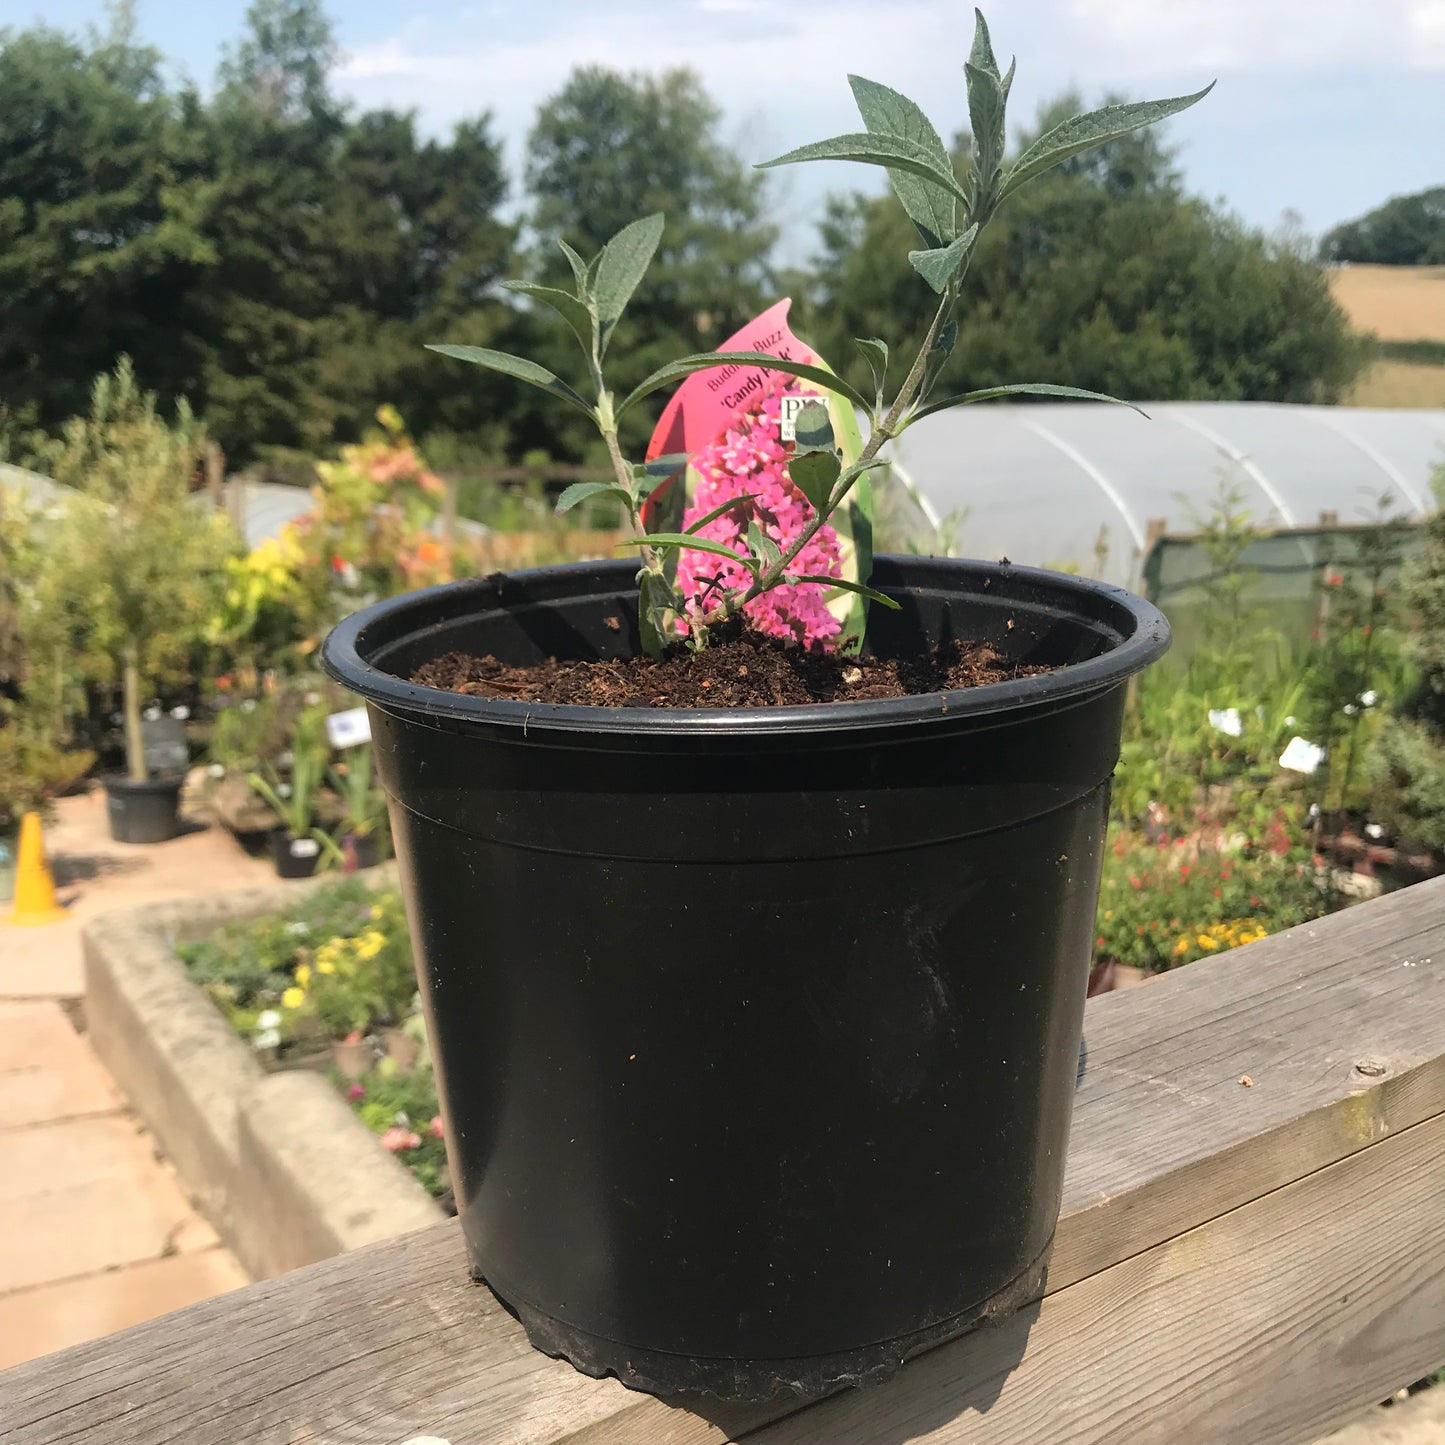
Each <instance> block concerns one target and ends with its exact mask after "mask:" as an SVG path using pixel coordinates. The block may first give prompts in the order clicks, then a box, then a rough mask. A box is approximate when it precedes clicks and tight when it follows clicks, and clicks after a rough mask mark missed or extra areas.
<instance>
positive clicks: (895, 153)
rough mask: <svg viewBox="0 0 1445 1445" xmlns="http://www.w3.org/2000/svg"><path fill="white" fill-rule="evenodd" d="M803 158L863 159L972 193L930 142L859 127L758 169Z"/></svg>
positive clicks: (964, 199)
mask: <svg viewBox="0 0 1445 1445" xmlns="http://www.w3.org/2000/svg"><path fill="white" fill-rule="evenodd" d="M801 161H859V162H861V163H862V164H863V165H867V166H883V167H884V168H885V169H887V170H900V171H907V172H909V173H910V174H911V175H915V176H922V177H923V179H924V180H926V181H932V182H933V183H934V184H935V185H938V186H942V187H943V189H944V190H946V191H947V192H948V193H949V194H950V195H952V196H954V197H955V198H956V199H958V200H960V201H962V202H963V203H964V204H965V205H967V204H968V197H967V196H966V195H965V194H964V191H963V187H962V186H960V185H959V183H958V178H957V177H956V176H955V175H954V174H953V166H952V165H951V164H949V165H940V164H939V162H938V160H937V159H936V158H935V156H934V155H933V153H932V152H931V151H930V150H929V148H928V147H927V146H926V145H924V144H923V143H922V142H920V141H916V140H912V139H910V138H909V137H907V136H901V135H870V134H867V133H866V132H862V133H860V132H856V131H855V132H850V133H849V134H848V135H835V136H832V137H830V138H829V139H828V140H819V141H814V142H813V143H812V145H805V146H799V147H798V148H797V150H791V151H789V152H788V153H787V155H782V156H779V157H778V158H777V159H776V160H771V161H764V162H763V163H762V164H761V165H760V166H759V167H758V169H759V170H760V171H765V170H768V169H769V168H770V167H772V166H791V165H797V164H798V163H799V162H801ZM939 239H940V240H942V239H943V238H942V237H941V236H940V237H939Z"/></svg>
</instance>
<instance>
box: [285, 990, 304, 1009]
mask: <svg viewBox="0 0 1445 1445" xmlns="http://www.w3.org/2000/svg"><path fill="white" fill-rule="evenodd" d="M305 1002H306V991H305V989H300V988H288V989H287V990H286V992H285V993H283V994H282V995H281V1007H282V1008H300V1007H301V1005H302V1004H303V1003H305Z"/></svg>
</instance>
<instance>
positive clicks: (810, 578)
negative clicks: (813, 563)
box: [784, 572, 899, 612]
mask: <svg viewBox="0 0 1445 1445" xmlns="http://www.w3.org/2000/svg"><path fill="white" fill-rule="evenodd" d="M784 580H785V581H786V582H787V583H788V584H789V585H796V584H797V583H799V582H821V583H822V584H823V586H824V587H836V588H837V589H838V590H839V591H840V592H856V593H857V594H858V595H859V596H860V597H866V598H867V599H868V600H869V601H870V602H881V603H882V604H883V606H885V607H891V608H892V609H893V610H894V611H895V612H897V611H898V610H899V604H898V603H897V602H895V601H894V600H893V599H892V598H891V597H889V596H888V595H887V594H886V593H884V592H879V591H878V590H877V589H876V588H873V587H865V586H864V585H863V583H861V582H849V581H848V580H847V578H845V577H815V576H814V575H813V574H812V573H810V572H803V573H799V574H798V575H797V576H796V577H787V578H785V579H784Z"/></svg>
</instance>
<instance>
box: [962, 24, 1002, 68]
mask: <svg viewBox="0 0 1445 1445" xmlns="http://www.w3.org/2000/svg"><path fill="white" fill-rule="evenodd" d="M968 63H969V64H970V65H974V66H977V67H978V69H979V70H982V71H986V72H987V73H988V74H989V75H991V76H993V78H994V79H995V80H997V79H998V78H999V71H998V61H997V60H996V59H994V53H993V40H992V39H991V38H990V36H989V33H988V21H987V20H985V19H984V18H983V11H982V10H980V9H978V7H977V6H975V7H974V11H973V49H972V50H970V51H969V52H968Z"/></svg>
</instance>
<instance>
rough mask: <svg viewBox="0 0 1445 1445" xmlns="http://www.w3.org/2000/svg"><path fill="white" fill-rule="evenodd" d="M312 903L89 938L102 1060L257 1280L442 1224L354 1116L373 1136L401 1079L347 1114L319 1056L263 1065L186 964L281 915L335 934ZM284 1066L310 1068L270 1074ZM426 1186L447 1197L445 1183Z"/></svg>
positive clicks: (97, 930) (282, 902)
mask: <svg viewBox="0 0 1445 1445" xmlns="http://www.w3.org/2000/svg"><path fill="white" fill-rule="evenodd" d="M315 887H316V886H315V885H311V884H305V883H302V884H286V885H278V886H272V887H266V888H261V889H254V890H251V891H248V892H244V893H237V894H234V895H231V896H229V897H226V898H209V899H190V900H184V901H180V902H171V903H163V904H155V905H151V906H149V907H146V908H141V909H136V910H132V911H130V912H126V913H118V914H111V915H108V916H107V917H104V918H100V919H97V920H96V921H94V922H93V923H91V924H90V925H89V926H88V927H87V928H86V930H85V935H84V938H85V967H86V1010H87V1020H88V1025H89V1029H90V1036H91V1039H92V1041H93V1042H94V1044H95V1047H96V1049H97V1051H98V1052H99V1054H100V1055H101V1057H102V1059H103V1060H104V1061H105V1063H106V1065H107V1067H109V1069H110V1070H111V1072H112V1073H113V1074H114V1076H115V1077H116V1079H117V1081H118V1082H119V1084H120V1085H121V1087H122V1088H123V1089H124V1090H125V1092H126V1094H127V1095H128V1096H129V1098H130V1099H131V1101H132V1103H133V1104H134V1106H135V1108H136V1111H137V1112H138V1113H139V1114H140V1115H141V1117H142V1118H143V1119H144V1120H145V1121H146V1123H147V1124H148V1126H149V1127H150V1128H151V1129H152V1130H153V1132H154V1133H155V1134H156V1136H157V1138H158V1140H159V1142H160V1144H161V1147H162V1149H163V1150H164V1151H165V1153H166V1154H167V1156H168V1157H169V1158H170V1159H171V1161H172V1162H173V1163H174V1165H175V1166H176V1169H177V1170H178V1172H179V1174H180V1176H181V1178H182V1180H183V1181H184V1182H185V1184H186V1187H187V1188H188V1190H189V1191H190V1193H191V1194H192V1195H193V1197H194V1198H195V1200H196V1203H197V1205H198V1206H199V1208H200V1209H201V1210H202V1212H203V1213H204V1214H205V1215H206V1216H207V1217H208V1218H209V1219H210V1220H211V1221H212V1223H213V1224H214V1225H215V1226H216V1228H217V1229H218V1230H219V1231H220V1232H221V1233H222V1235H223V1236H224V1237H225V1238H226V1240H227V1242H228V1243H229V1244H230V1246H231V1247H232V1249H233V1250H234V1251H235V1253H236V1255H237V1257H238V1258H239V1259H240V1261H241V1263H242V1264H243V1265H244V1267H245V1268H246V1269H247V1271H248V1272H249V1273H251V1274H252V1275H253V1276H256V1277H259V1278H264V1277H269V1276H272V1275H276V1274H280V1273H283V1272H284V1271H286V1270H288V1269H294V1268H296V1267H298V1266H300V1265H302V1264H307V1263H311V1262H313V1261H315V1260H317V1259H322V1258H325V1257H327V1256H329V1255H333V1254H337V1253H340V1252H341V1251H343V1250H347V1249H351V1248H355V1247H357V1246H358V1245H361V1244H366V1243H369V1242H372V1241H374V1240H378V1239H386V1238H391V1237H393V1236H395V1235H398V1234H402V1233H406V1232H408V1231H410V1230H413V1229H419V1228H423V1227H425V1226H426V1225H427V1224H429V1223H433V1222H435V1221H436V1220H437V1219H438V1218H439V1217H440V1215H441V1209H440V1207H439V1206H438V1204H437V1202H436V1201H435V1200H434V1199H433V1198H432V1197H431V1196H430V1195H429V1194H428V1192H427V1190H426V1189H425V1188H424V1187H423V1186H422V1184H421V1183H419V1182H418V1178H419V1177H425V1172H426V1171H425V1170H418V1171H417V1172H416V1173H412V1172H409V1171H408V1170H407V1169H406V1168H404V1167H403V1166H402V1165H401V1164H400V1163H399V1162H398V1160H397V1158H396V1157H395V1155H393V1154H392V1153H389V1152H388V1150H387V1149H386V1148H384V1147H383V1145H382V1143H381V1141H380V1140H379V1139H378V1138H377V1136H376V1133H375V1132H373V1130H372V1129H369V1128H368V1127H367V1125H366V1124H365V1123H364V1122H363V1121H362V1119H361V1118H360V1117H358V1112H357V1107H356V1106H360V1107H361V1108H362V1109H365V1107H366V1106H367V1105H368V1104H369V1105H371V1106H372V1107H371V1111H370V1114H369V1115H368V1117H369V1118H371V1119H372V1120H373V1122H375V1121H376V1119H377V1113H376V1110H377V1108H380V1107H386V1106H387V1105H388V1103H390V1102H392V1101H394V1100H395V1099H396V1098H397V1097H398V1087H399V1086H398V1084H397V1076H398V1072H399V1071H398V1070H392V1069H387V1070H385V1071H381V1072H378V1073H377V1074H376V1076H375V1080H374V1082H373V1086H372V1090H371V1092H370V1093H369V1094H367V1096H366V1097H364V1098H363V1099H360V1100H356V1101H354V1105H349V1104H348V1101H347V1099H346V1098H345V1097H344V1096H343V1093H342V1091H341V1088H340V1087H339V1086H338V1084H337V1083H336V1082H333V1080H332V1079H330V1078H328V1077H325V1076H324V1074H323V1073H320V1072H318V1071H317V1069H316V1067H315V1063H316V1054H317V1052H318V1051H317V1050H316V1049H314V1048H313V1049H312V1050H311V1051H310V1057H309V1058H307V1057H306V1050H305V1049H304V1048H302V1047H300V1046H297V1047H293V1048H280V1047H279V1046H278V1047H277V1048H276V1049H274V1050H270V1051H271V1052H273V1053H275V1054H277V1055H278V1056H277V1057H275V1058H272V1059H266V1058H264V1057H263V1055H264V1054H265V1053H266V1052H268V1050H267V1049H257V1048H256V1047H255V1045H254V1043H253V1042H252V1041H251V1040H248V1039H246V1038H243V1037H242V1036H241V1035H240V1034H238V1033H237V1031H236V1029H235V1028H234V1027H233V1025H232V1023H231V1022H230V1021H228V1019H227V1018H226V1017H225V1016H224V1015H223V1013H222V1012H221V1011H220V1010H219V1009H218V1008H217V1007H216V1006H215V1004H214V1003H213V1002H212V1001H211V1000H210V999H208V998H207V997H206V994H205V992H204V990H203V988H202V987H198V986H197V984H196V983H194V982H193V981H192V979H191V978H190V977H189V976H188V973H187V968H186V965H185V964H184V963H183V962H182V960H181V958H180V957H179V956H178V953H177V947H178V945H179V946H180V947H182V948H186V947H188V946H189V945H192V944H197V943H201V942H202V941H204V940H207V939H209V938H213V937H214V936H215V935H217V934H218V933H222V935H223V936H234V934H236V933H238V932H240V931H243V930H245V929H247V928H250V927H252V926H254V925H255V924H256V922H257V920H264V919H266V918H268V917H275V916H277V915H279V914H282V913H285V914H287V915H288V922H295V921H298V920H296V919H295V918H294V917H291V916H290V915H292V914H294V912H295V911H296V910H297V909H298V906H299V907H300V909H302V910H303V911H305V910H307V909H311V910H317V909H318V908H319V910H320V914H321V916H322V919H323V921H324V917H325V915H326V912H327V909H326V907H325V904H324V898H323V902H322V904H320V905H318V904H316V903H314V902H312V901H311V900H312V899H313V898H314V897H315ZM334 887H335V885H334V884H321V885H319V888H320V889H321V890H323V891H324V890H326V889H327V888H334ZM348 887H350V888H352V889H353V890H356V891H360V885H356V884H351V885H348ZM371 906H374V905H372V904H370V903H368V904H367V905H366V907H367V908H368V909H369V908H370V907H371ZM368 921H369V922H375V921H377V920H369V919H368ZM293 936H295V937H297V938H299V937H301V934H300V933H299V932H298V933H297V934H295V935H293ZM333 936H334V935H333ZM258 1012H259V1010H258ZM293 1012H294V1011H293ZM288 1056H289V1057H288ZM287 1062H290V1063H294V1064H302V1065H303V1067H299V1068H296V1067H293V1068H287V1067H279V1068H278V1067H270V1066H268V1065H276V1064H285V1063H287ZM385 1075H390V1076H391V1077H390V1078H386V1077H385ZM362 1085H363V1090H365V1089H366V1087H367V1081H362ZM383 1086H385V1087H383ZM412 1106H413V1108H416V1107H417V1102H416V1101H415V1100H414V1099H413V1100H412ZM397 1107H399V1105H398V1106H397ZM394 1115H395V1108H393V1110H392V1116H393V1118H394ZM432 1117H434V1116H432ZM425 1122H426V1124H427V1125H428V1126H429V1123H430V1120H429V1118H428V1120H427V1121H425ZM407 1132H408V1135H410V1134H411V1133H412V1132H415V1133H416V1134H418V1135H419V1136H420V1137H419V1140H418V1150H419V1151H421V1152H419V1154H418V1158H417V1161H416V1162H417V1163H418V1164H421V1163H422V1162H423V1161H424V1160H425V1161H429V1162H430V1163H431V1164H433V1165H435V1164H436V1163H437V1161H439V1160H440V1159H441V1157H442V1152H443V1151H442V1144H441V1141H440V1140H437V1139H433V1138H432V1137H431V1135H430V1134H429V1132H428V1131H427V1129H426V1128H423V1129H417V1130H415V1131H413V1130H410V1129H409V1130H408V1131H407ZM431 1183H432V1187H434V1188H436V1187H438V1186H439V1175H438V1176H436V1177H433V1178H432V1180H431Z"/></svg>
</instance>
